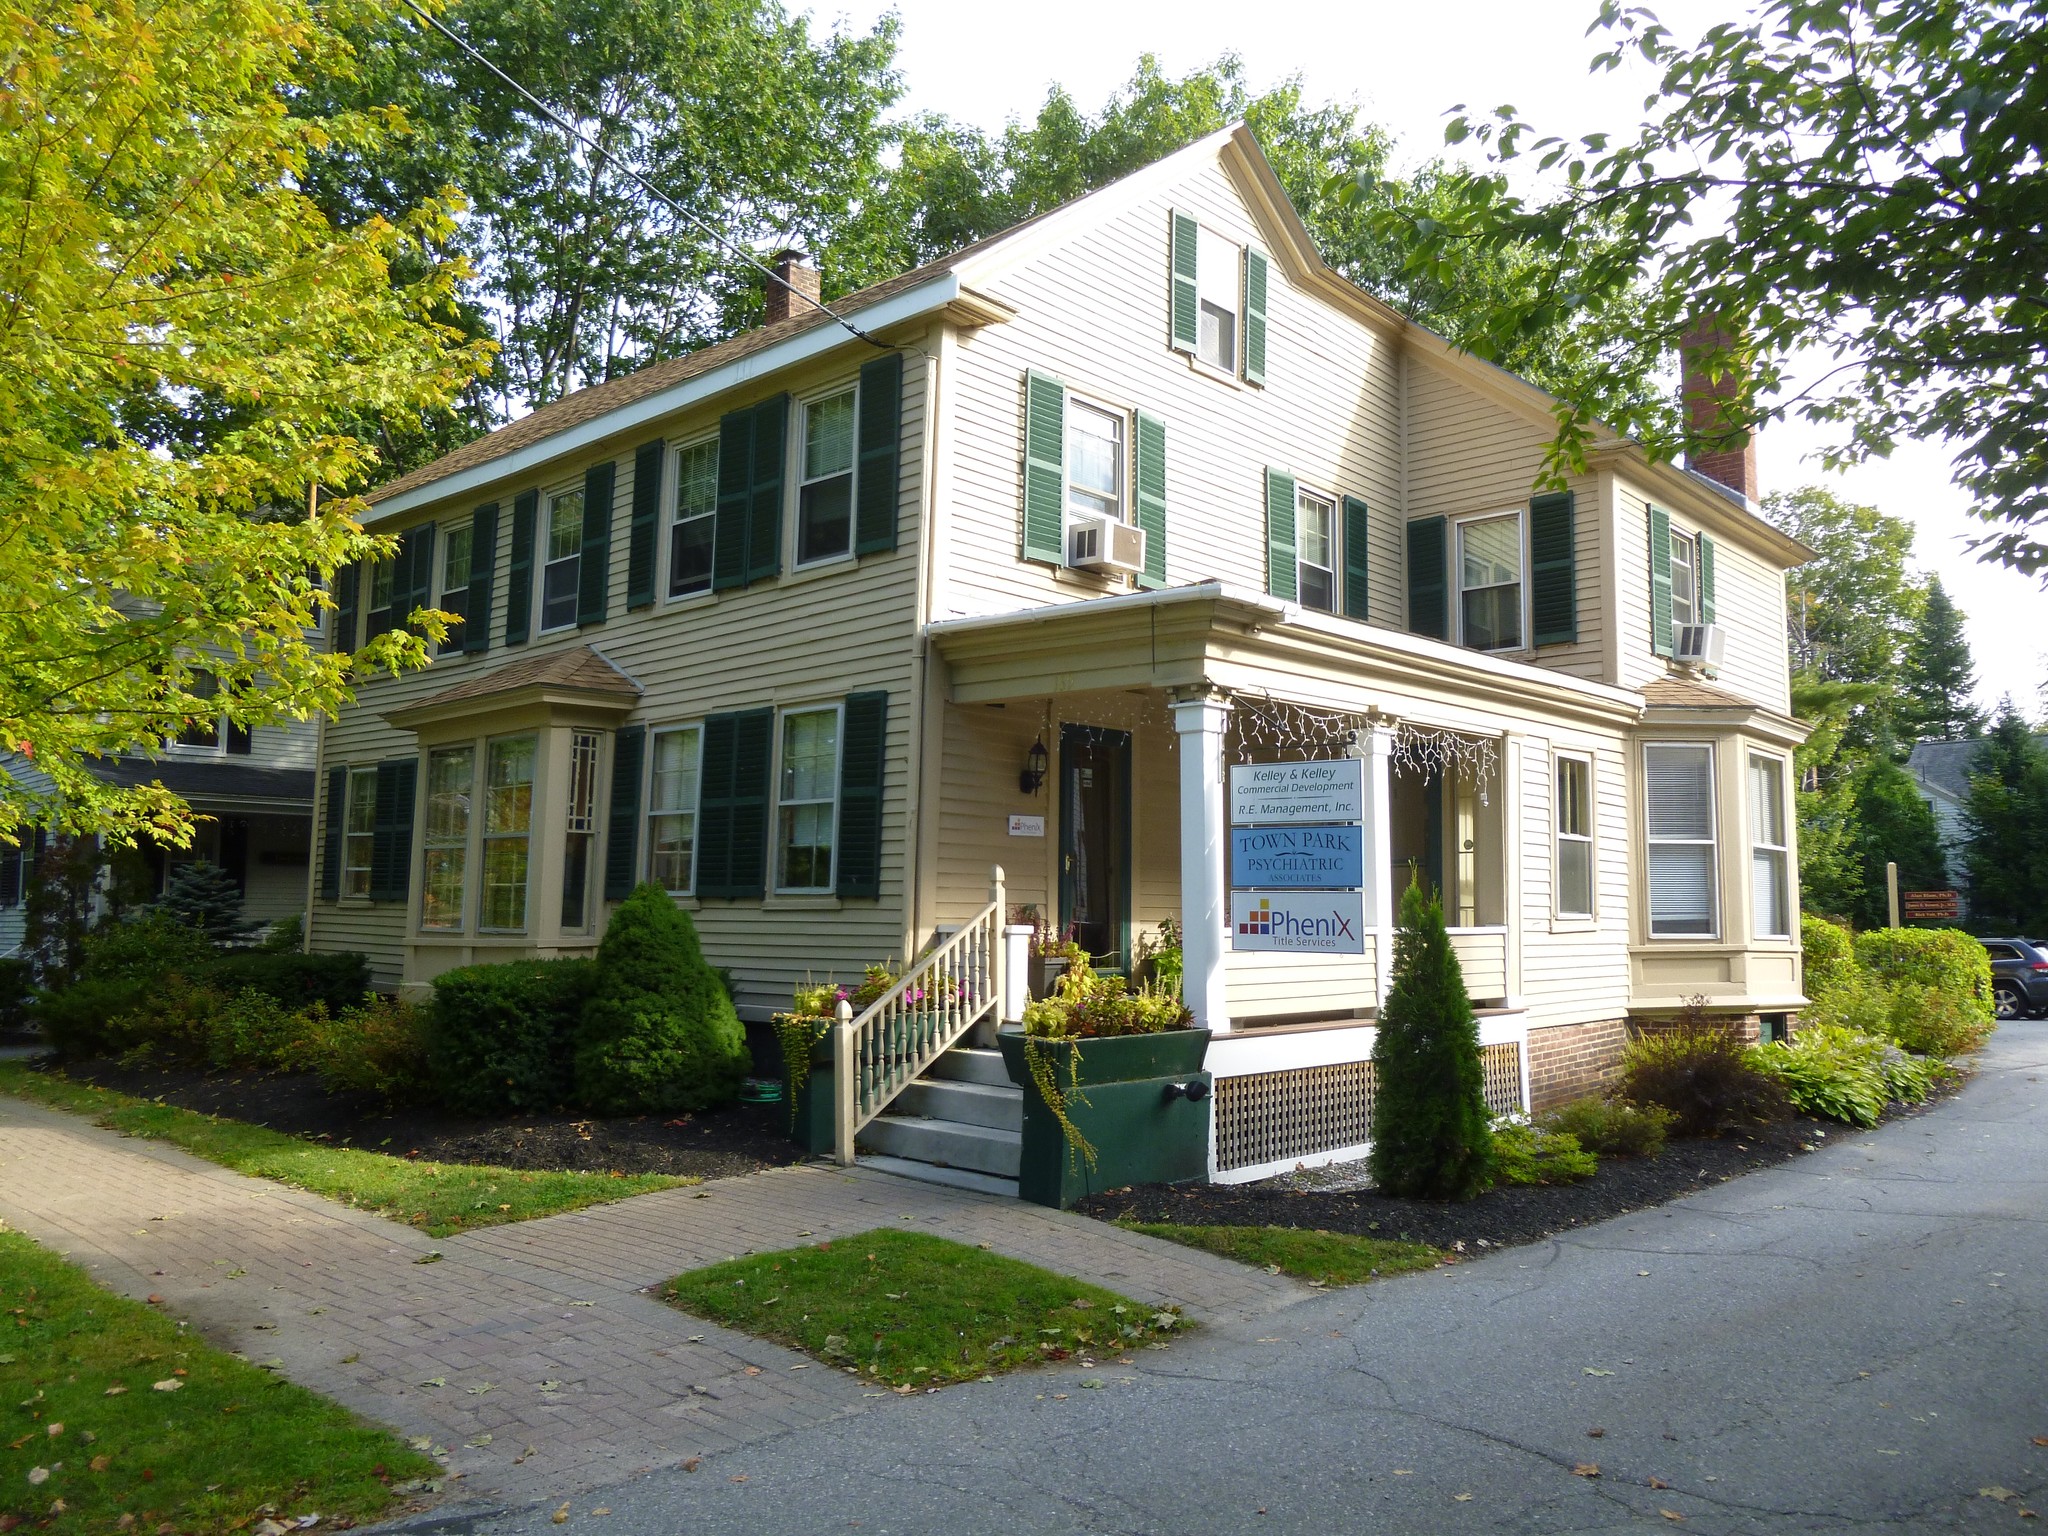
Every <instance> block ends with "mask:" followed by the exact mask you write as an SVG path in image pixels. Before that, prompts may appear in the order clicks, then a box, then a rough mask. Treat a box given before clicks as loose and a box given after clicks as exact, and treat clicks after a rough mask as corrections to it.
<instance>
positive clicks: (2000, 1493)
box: [1977, 1488, 2019, 1504]
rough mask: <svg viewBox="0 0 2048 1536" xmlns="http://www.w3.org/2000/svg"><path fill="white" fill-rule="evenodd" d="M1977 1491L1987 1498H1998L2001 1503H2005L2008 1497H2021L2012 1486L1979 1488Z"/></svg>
mask: <svg viewBox="0 0 2048 1536" xmlns="http://www.w3.org/2000/svg"><path fill="white" fill-rule="evenodd" d="M1977 1492H1978V1494H1979V1496H1981V1497H1983V1498H1987V1499H1996V1500H1998V1502H1999V1503H2001V1504H2003V1503H2005V1502H2006V1500H2008V1499H2016V1498H2018V1497H2019V1495H2018V1494H2016V1493H2014V1492H2013V1491H2012V1490H2011V1489H2010V1488H1979V1489H1978V1490H1977Z"/></svg>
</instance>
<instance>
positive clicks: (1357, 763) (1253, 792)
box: [1230, 757, 1365, 827]
mask: <svg viewBox="0 0 2048 1536" xmlns="http://www.w3.org/2000/svg"><path fill="white" fill-rule="evenodd" d="M1230 819H1231V820H1232V821H1234V822H1236V823H1237V824H1238V825H1240V826H1256V827H1275V826H1308V825H1313V824H1314V823H1316V822H1327V821H1352V822H1360V821H1363V820H1364V819H1365V764H1364V762H1363V761H1361V760H1360V759H1358V758H1355V757H1344V758H1335V759H1331V760H1327V761H1323V762H1314V763H1234V764H1232V765H1231V769H1230Z"/></svg>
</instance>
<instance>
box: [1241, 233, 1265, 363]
mask: <svg viewBox="0 0 2048 1536" xmlns="http://www.w3.org/2000/svg"><path fill="white" fill-rule="evenodd" d="M1270 279H1271V263H1269V262H1268V261H1267V260H1266V257H1265V253H1264V252H1262V251H1255V250H1253V249H1252V248H1251V247H1250V246H1246V247H1245V252H1244V379H1245V382H1246V383H1247V384H1263V383H1265V382H1266V288H1267V286H1268V283H1269V282H1270Z"/></svg>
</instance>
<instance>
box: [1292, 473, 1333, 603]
mask: <svg viewBox="0 0 2048 1536" xmlns="http://www.w3.org/2000/svg"><path fill="white" fill-rule="evenodd" d="M1304 498H1312V499H1314V500H1316V501H1321V502H1327V503H1329V507H1330V606H1329V607H1327V608H1310V607H1309V605H1308V604H1307V603H1303V604H1302V605H1301V606H1302V607H1303V608H1304V609H1307V611H1308V612H1310V613H1320V614H1325V615H1327V616H1328V617H1330V618H1333V619H1341V618H1343V617H1344V498H1343V497H1342V496H1340V495H1338V494H1337V493H1336V492H1335V491H1325V490H1320V489H1318V488H1317V487H1315V486H1313V485H1310V484H1308V483H1307V482H1306V481H1302V480H1296V481H1295V482H1294V591H1295V594H1296V596H1297V598H1298V597H1299V596H1300V593H1301V568H1302V566H1304V565H1305V564H1307V563H1308V562H1307V561H1305V560H1303V559H1302V557H1301V503H1302V501H1303V499H1304Z"/></svg>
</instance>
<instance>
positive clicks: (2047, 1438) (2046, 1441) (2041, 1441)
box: [2034, 1435, 2048, 1445]
mask: <svg viewBox="0 0 2048 1536" xmlns="http://www.w3.org/2000/svg"><path fill="white" fill-rule="evenodd" d="M2034 1444H2036V1445H2048V1435H2036V1436H2034Z"/></svg>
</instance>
